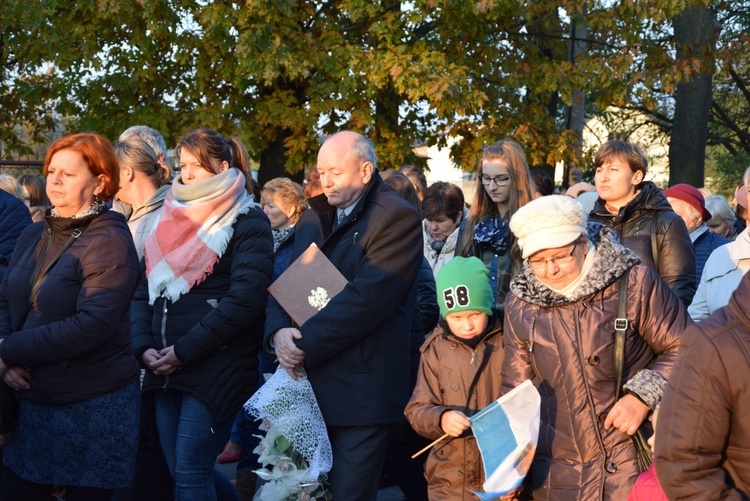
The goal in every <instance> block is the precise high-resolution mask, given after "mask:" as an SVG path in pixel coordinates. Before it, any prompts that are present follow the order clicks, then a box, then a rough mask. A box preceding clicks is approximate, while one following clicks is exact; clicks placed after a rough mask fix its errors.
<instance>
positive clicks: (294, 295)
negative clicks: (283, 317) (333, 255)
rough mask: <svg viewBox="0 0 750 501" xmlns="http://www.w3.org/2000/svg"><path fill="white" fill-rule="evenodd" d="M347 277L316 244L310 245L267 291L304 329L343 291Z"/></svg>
mask: <svg viewBox="0 0 750 501" xmlns="http://www.w3.org/2000/svg"><path fill="white" fill-rule="evenodd" d="M346 284H347V280H346V278H344V275H342V274H341V272H340V271H339V270H337V269H336V267H335V266H334V265H333V263H331V261H330V260H329V259H328V258H327V257H326V255H325V254H323V252H322V251H321V250H320V249H319V248H318V246H317V245H315V244H311V245H310V247H308V248H307V250H306V251H305V252H303V253H302V255H301V256H300V257H298V258H297V259H296V260H295V261H294V262H293V263H292V264H290V265H289V267H288V268H287V269H286V271H285V272H284V273H282V274H281V276H280V277H279V278H277V279H276V281H275V282H274V283H272V284H271V286H270V287H269V288H268V292H270V293H271V294H272V295H273V297H275V298H276V301H278V302H279V304H280V305H281V307H282V308H284V310H285V311H286V312H287V313H288V314H289V316H290V317H292V320H294V322H295V323H296V324H297V325H299V326H302V325H303V324H304V323H305V322H307V321H308V320H309V319H310V317H312V316H313V315H315V314H316V313H317V312H319V311H320V310H322V309H323V308H325V306H326V305H327V304H328V301H330V300H331V299H333V297H334V296H336V294H338V293H339V292H341V291H342V290H343V289H344V287H345V286H346Z"/></svg>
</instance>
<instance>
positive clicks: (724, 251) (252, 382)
mask: <svg viewBox="0 0 750 501" xmlns="http://www.w3.org/2000/svg"><path fill="white" fill-rule="evenodd" d="M375 146H376V145H373V144H372V142H370V141H369V140H368V139H367V138H366V137H364V136H362V135H360V134H358V133H355V132H351V131H342V132H339V133H336V134H334V135H332V136H330V137H328V138H327V139H326V140H325V141H324V142H323V143H322V146H321V147H320V150H319V152H318V155H317V161H316V162H315V166H314V168H313V169H311V171H310V174H309V175H308V177H307V179H306V181H305V183H304V186H303V185H301V184H298V183H296V182H294V181H292V180H291V179H288V178H277V179H273V180H271V181H268V182H267V183H265V184H264V185H263V186H259V185H258V184H257V182H256V181H255V180H254V179H253V177H252V176H251V173H250V171H249V167H248V154H247V151H246V150H245V147H244V146H243V144H242V142H241V141H240V140H239V139H238V138H237V137H229V138H224V137H222V136H221V135H220V134H219V133H217V132H216V131H213V130H211V129H208V128H200V129H196V130H193V131H191V132H189V133H188V134H187V135H186V136H185V137H184V138H183V139H182V140H181V141H180V142H179V144H177V146H176V149H175V154H176V165H175V167H174V168H172V167H171V166H169V165H168V164H167V147H166V144H165V141H164V139H163V138H162V137H161V135H160V134H159V133H158V132H157V131H155V130H154V129H151V128H149V127H145V126H135V127H131V128H129V129H127V130H126V131H124V132H123V134H122V135H121V136H120V137H119V139H118V142H117V143H116V144H114V145H113V144H112V143H110V142H109V141H108V140H107V139H106V138H104V137H102V136H100V135H98V134H94V133H81V134H73V135H69V136H64V137H62V138H60V139H57V140H55V141H54V142H53V143H52V144H50V146H49V149H48V151H47V154H46V157H45V160H44V166H43V177H42V176H37V175H33V174H29V175H24V176H21V177H20V178H19V179H17V180H16V179H15V178H13V177H12V176H7V175H5V176H0V277H2V282H0V375H2V383H0V397H1V400H0V405H2V409H0V411H2V412H1V413H0V419H1V420H0V433H2V435H0V445H2V470H0V500H40V501H41V500H45V501H46V500H48V499H50V497H51V496H57V498H58V499H65V500H68V501H76V500H86V501H98V500H118V501H127V500H135V499H139V500H153V501H169V500H171V499H176V500H180V501H182V500H187V501H192V500H195V501H199V500H200V501H211V500H219V501H223V500H232V501H235V500H242V501H245V500H249V499H252V498H253V495H254V493H255V491H256V480H257V479H256V475H255V473H254V471H253V470H254V469H257V467H258V462H257V457H258V456H257V455H256V453H257V451H256V450H255V447H256V446H257V444H258V435H259V434H260V433H261V431H260V430H259V423H257V422H255V421H253V419H252V418H251V417H250V416H249V415H247V414H246V412H245V411H244V410H243V408H242V406H243V404H244V403H245V401H246V400H247V399H248V398H249V397H250V396H251V395H252V394H253V393H254V392H255V391H256V390H257V388H258V387H259V386H261V385H262V384H263V380H264V379H263V374H264V373H270V372H273V371H274V370H285V371H287V372H289V374H290V375H292V377H294V378H298V377H306V378H308V380H309V382H310V384H311V385H312V388H313V389H314V392H315V395H316V398H317V401H318V405H319V407H320V410H321V413H322V416H323V418H324V420H325V423H326V427H327V431H328V438H329V440H330V443H331V447H332V453H333V468H332V470H331V471H330V472H329V474H328V484H327V485H328V489H329V494H330V496H331V497H332V499H334V500H337V501H345V500H375V499H376V498H377V492H378V490H379V488H380V487H381V486H382V485H383V482H384V481H391V482H396V483H398V485H399V486H400V487H401V490H402V492H403V493H404V495H405V498H406V499H407V500H410V501H411V500H424V499H430V500H457V499H473V498H474V497H475V494H474V492H479V491H482V490H483V487H482V486H483V483H484V481H485V471H484V468H483V464H482V458H481V455H480V452H479V449H478V446H477V443H476V440H475V438H474V436H473V435H472V433H471V421H470V418H471V417H472V415H474V414H476V413H477V412H478V411H480V410H481V409H482V408H484V407H486V406H487V405H488V404H490V403H491V402H492V401H494V400H496V399H497V398H498V397H500V396H501V395H504V394H506V393H508V392H510V391H512V390H513V389H514V388H516V387H518V386H519V385H521V383H523V382H525V381H528V380H531V381H532V382H533V384H534V386H535V387H536V389H537V391H538V392H539V395H540V397H541V412H540V431H539V439H538V443H537V444H536V451H535V454H534V458H533V461H532V463H531V466H530V470H529V473H528V475H527V477H526V480H525V481H524V483H523V484H522V485H521V486H520V487H519V488H518V489H516V490H515V491H513V492H510V493H508V494H507V496H506V497H507V498H513V499H540V500H543V499H581V500H590V499H623V500H624V499H632V500H645V499H667V498H668V499H724V498H732V499H743V498H747V497H750V481H749V480H748V479H750V459H748V450H750V414H749V413H748V412H750V410H748V409H746V408H745V407H747V406H748V405H749V404H748V402H750V399H748V398H747V395H748V393H749V392H750V374H748V372H749V369H750V355H749V354H750V315H749V314H748V310H749V308H748V305H747V304H745V302H746V301H748V300H747V299H745V298H747V297H750V296H745V294H746V292H745V291H748V289H750V278H747V277H746V276H745V272H746V271H747V270H748V269H749V268H750V237H749V236H748V232H749V231H750V228H748V229H745V226H746V223H747V222H748V221H749V220H750V212H749V211H748V209H747V207H748V206H750V200H748V198H750V197H749V196H748V190H747V188H746V186H747V185H748V183H750V169H748V171H747V172H746V174H745V179H743V180H742V181H743V182H742V183H740V184H739V186H738V188H737V190H736V193H735V199H734V200H732V203H731V204H730V203H729V202H728V201H727V200H726V199H724V198H723V197H722V196H720V195H714V194H711V193H710V192H708V191H707V190H705V189H704V188H700V187H693V186H689V185H686V184H678V185H675V186H671V187H669V188H667V189H665V190H661V189H659V188H658V187H657V186H656V185H655V184H654V183H653V182H650V181H648V180H647V176H648V158H647V156H646V155H645V153H644V152H643V150H642V149H641V148H640V147H639V146H637V145H635V144H632V143H629V142H627V141H621V140H612V141H609V142H607V143H605V144H603V145H602V146H601V147H600V148H599V150H598V151H597V152H596V155H595V159H594V180H593V181H594V183H593V185H592V184H588V183H579V184H576V185H574V186H572V187H571V188H570V189H568V190H567V192H566V193H564V194H556V193H554V183H552V181H551V179H549V177H548V176H547V175H546V174H545V173H544V172H543V171H540V170H538V169H533V170H532V169H530V168H529V166H528V164H527V162H526V157H525V154H524V151H523V148H522V146H521V145H520V144H518V143H517V142H515V141H513V140H511V139H504V140H501V141H498V142H496V143H494V144H491V145H488V146H487V147H486V148H484V150H483V151H482V153H481V155H480V159H479V162H478V165H477V166H476V180H477V182H476V188H475V192H474V193H473V196H471V197H467V196H466V195H465V193H464V192H463V191H462V190H461V189H460V188H459V187H458V186H455V185H454V184H451V183H448V182H442V181H439V182H435V183H433V184H431V185H429V186H428V185H427V182H426V180H425V177H424V174H423V173H422V172H421V171H420V170H419V169H417V168H415V167H412V166H408V167H404V168H402V169H400V170H399V171H394V170H390V169H388V170H384V171H383V172H381V171H380V170H379V169H378V164H377V157H376V154H375ZM312 244H314V245H317V247H318V248H319V249H320V250H321V251H322V252H323V254H325V256H326V257H327V258H328V259H329V260H330V261H331V263H333V265H334V266H335V267H336V268H337V269H338V270H339V271H340V272H341V274H342V275H343V276H344V278H345V279H346V281H347V283H346V285H345V287H344V290H343V291H342V292H341V293H339V294H337V295H335V296H334V297H332V298H331V299H330V301H329V302H328V303H327V305H326V306H325V307H324V308H322V309H321V310H320V311H319V312H318V313H316V314H315V315H313V316H312V317H311V318H310V319H309V320H307V321H306V322H305V323H304V324H303V325H301V326H300V325H297V324H296V323H294V322H293V321H292V319H291V317H290V315H289V314H288V313H287V312H286V311H285V310H284V308H282V306H281V305H280V304H279V302H277V300H276V298H274V297H273V296H271V295H269V294H268V293H267V289H268V288H269V286H270V285H271V283H273V282H274V281H275V280H276V279H277V278H278V277H279V276H281V274H283V272H284V271H285V270H286V269H287V268H288V267H289V265H290V264H291V263H292V262H294V261H295V260H296V259H297V258H298V257H299V256H300V255H301V254H302V253H303V252H304V251H305V250H307V249H308V248H309V247H310V245H312ZM747 294H750V291H748V292H747ZM657 415H658V420H657ZM649 425H650V426H649ZM646 428H649V429H651V430H653V432H652V433H651V434H650V437H646V438H648V439H649V444H650V446H651V449H652V450H651V451H649V450H648V446H644V445H643V442H639V441H638V440H635V438H636V437H639V436H640V434H641V432H642V431H644V430H645V429H646ZM431 441H435V442H434V445H433V446H432V447H431V448H430V449H429V452H428V453H427V454H425V455H423V456H417V457H416V458H413V457H410V456H411V454H413V453H414V452H416V451H417V450H419V449H421V448H423V446H425V445H427V444H429V443H430V442H431ZM644 458H647V459H646V460H645V462H644ZM650 458H653V463H651V464H650V466H649V464H648V459H650ZM217 460H218V461H219V462H237V476H236V482H235V483H234V484H233V483H232V482H230V481H229V480H228V479H227V478H226V477H225V476H224V475H223V474H222V473H221V472H220V471H219V470H217V469H216V468H215V463H216V462H217Z"/></svg>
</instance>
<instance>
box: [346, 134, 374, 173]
mask: <svg viewBox="0 0 750 501" xmlns="http://www.w3.org/2000/svg"><path fill="white" fill-rule="evenodd" d="M352 151H353V152H354V154H355V155H356V156H357V159H358V160H360V161H361V162H370V163H371V164H372V167H373V169H377V168H378V159H377V157H376V156H375V147H374V146H373V144H372V141H370V139H369V138H367V137H365V136H363V135H362V134H357V139H356V140H355V141H354V142H353V143H352Z"/></svg>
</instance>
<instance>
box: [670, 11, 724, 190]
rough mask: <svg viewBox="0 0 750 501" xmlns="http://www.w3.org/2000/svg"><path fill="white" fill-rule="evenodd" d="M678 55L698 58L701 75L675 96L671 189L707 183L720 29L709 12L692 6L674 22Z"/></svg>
mask: <svg viewBox="0 0 750 501" xmlns="http://www.w3.org/2000/svg"><path fill="white" fill-rule="evenodd" d="M672 23H673V26H674V34H675V40H676V44H677V55H678V58H680V59H690V58H698V59H699V60H700V61H701V65H700V67H701V70H702V71H701V72H700V73H698V74H696V75H695V77H694V78H693V79H691V80H689V81H687V82H684V83H679V84H678V85H677V90H676V92H675V110H674V122H673V123H674V126H673V128H672V138H671V141H670V143H669V185H670V186H672V185H674V184H677V183H687V184H689V185H691V186H695V187H701V186H703V183H704V170H705V163H706V140H707V138H708V117H709V112H710V110H711V102H712V91H713V73H714V70H713V68H714V64H713V58H712V57H710V56H711V54H712V53H713V51H714V48H715V44H716V37H717V34H718V29H717V25H716V21H715V20H714V16H713V14H712V13H711V11H710V10H708V9H704V8H700V7H696V6H690V7H688V8H686V9H685V10H683V11H682V12H681V13H680V14H678V15H677V17H675V19H674V20H673V22H672Z"/></svg>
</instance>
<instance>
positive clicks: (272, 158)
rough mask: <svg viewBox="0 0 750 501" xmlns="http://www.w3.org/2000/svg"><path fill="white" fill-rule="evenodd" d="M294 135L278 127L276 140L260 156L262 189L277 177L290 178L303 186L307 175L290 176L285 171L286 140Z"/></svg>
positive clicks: (259, 172)
mask: <svg viewBox="0 0 750 501" xmlns="http://www.w3.org/2000/svg"><path fill="white" fill-rule="evenodd" d="M291 135H292V133H291V131H289V130H288V129H285V128H284V127H276V139H274V140H273V141H272V142H270V143H268V146H266V148H265V149H264V150H263V151H262V152H261V154H260V167H259V168H258V184H260V186H261V188H263V185H264V184H266V182H268V181H270V180H271V179H274V178H277V177H288V178H290V179H291V180H292V181H296V182H298V183H300V184H302V181H303V179H304V175H305V173H304V172H302V171H300V172H297V173H295V174H289V173H288V172H286V170H284V166H285V164H286V149H285V148H284V139H286V138H287V137H289V136H291Z"/></svg>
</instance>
